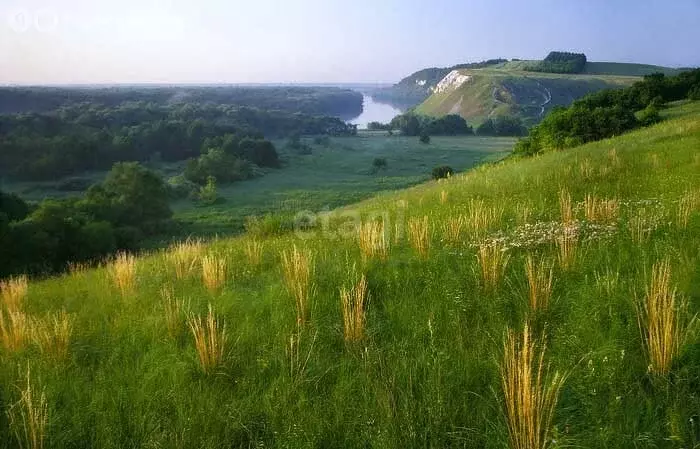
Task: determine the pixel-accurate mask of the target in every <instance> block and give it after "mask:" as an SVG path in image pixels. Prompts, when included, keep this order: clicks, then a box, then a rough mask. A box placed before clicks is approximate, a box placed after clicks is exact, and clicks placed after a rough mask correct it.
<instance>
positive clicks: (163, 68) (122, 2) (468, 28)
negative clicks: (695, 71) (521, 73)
mask: <svg viewBox="0 0 700 449" xmlns="http://www.w3.org/2000/svg"><path fill="white" fill-rule="evenodd" d="M698 43H700V0H663V1H662V0H528V1H525V0H423V1H417V0H345V1H338V0H118V1H117V0H114V1H105V0H0V84H86V83H110V84H112V83H359V82H369V83H372V82H397V81H398V80H400V79H401V78H403V77H404V76H407V75H409V74H411V73H412V72H415V71H417V70H420V69H422V68H426V67H436V66H437V67H443V66H449V65H453V64H457V63H464V62H473V61H479V60H483V59H490V58H499V57H503V58H520V59H542V58H543V57H544V56H546V54H547V53H548V52H549V51H550V50H567V51H578V52H584V53H586V55H587V56H588V59H589V60H592V61H620V62H639V63H647V64H658V65H666V66H700V46H698Z"/></svg>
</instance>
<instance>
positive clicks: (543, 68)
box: [527, 51, 587, 73]
mask: <svg viewBox="0 0 700 449" xmlns="http://www.w3.org/2000/svg"><path fill="white" fill-rule="evenodd" d="M586 62H587V58H586V55H585V54H583V53H571V52H565V51H553V52H550V53H549V54H548V55H547V57H546V58H544V60H543V61H541V62H538V63H536V64H533V65H531V66H529V67H528V68H527V70H529V71H531V72H549V73H581V72H583V71H584V70H585V69H586Z"/></svg>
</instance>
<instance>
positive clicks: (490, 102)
mask: <svg viewBox="0 0 700 449" xmlns="http://www.w3.org/2000/svg"><path fill="white" fill-rule="evenodd" d="M532 62H533V61H511V62H506V63H503V64H499V65H497V66H493V67H491V68H488V69H475V70H462V71H461V72H462V73H464V74H470V75H472V76H474V79H473V81H472V82H470V83H466V84H464V85H463V86H461V87H460V88H458V89H455V90H452V91H448V92H444V93H440V94H433V95H431V96H430V97H428V99H427V100H425V102H423V103H422V104H420V105H419V106H418V107H417V111H418V112H419V113H422V114H427V115H436V116H440V115H445V114H450V113H459V114H460V115H462V116H463V117H464V118H465V119H467V120H469V121H470V122H473V123H476V124H479V123H481V122H482V121H484V120H485V119H486V118H488V117H489V116H491V115H500V114H518V115H520V116H521V117H523V118H524V119H525V121H526V122H527V123H529V124H532V123H535V122H537V121H538V120H539V117H540V112H541V108H540V105H541V104H542V103H543V102H544V100H543V98H544V97H545V95H546V90H547V89H548V90H549V92H550V93H551V95H552V101H551V102H550V103H549V104H548V105H547V107H546V108H547V110H549V109H551V108H552V107H554V106H557V105H568V104H569V103H571V102H572V101H573V100H575V99H577V98H580V97H582V96H584V95H585V94H587V93H590V92H594V91H597V90H600V89H605V88H615V87H620V86H626V85H629V84H632V83H633V82H635V81H636V80H637V79H638V77H640V76H643V75H648V74H650V73H655V72H659V71H662V72H665V73H667V74H669V75H673V74H675V73H677V71H676V70H674V69H669V68H666V67H659V66H650V65H643V64H625V63H608V62H589V63H588V64H587V67H586V73H584V74H577V75H565V74H552V73H537V72H527V71H525V68H526V66H527V65H528V64H531V63H532ZM493 89H497V91H499V92H502V93H503V94H502V95H500V96H499V97H498V98H499V99H501V100H502V101H496V100H494V98H493V95H492V92H493ZM504 101H505V102H504Z"/></svg>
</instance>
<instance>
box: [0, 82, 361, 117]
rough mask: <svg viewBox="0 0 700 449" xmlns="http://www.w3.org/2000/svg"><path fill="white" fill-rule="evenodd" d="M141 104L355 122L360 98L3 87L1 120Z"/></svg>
mask: <svg viewBox="0 0 700 449" xmlns="http://www.w3.org/2000/svg"><path fill="white" fill-rule="evenodd" d="M129 102H142V103H153V104H156V105H171V104H185V103H199V104H211V105H235V106H239V107H240V106H249V107H254V108H257V109H265V110H275V111H286V112H293V113H297V112H298V113H303V114H310V115H329V116H337V117H354V116H357V115H360V114H361V113H362V94H360V93H359V92H356V91H353V90H350V89H340V88H335V87H300V86H191V87H183V86H113V87H46V86H44V87H3V88H0V114H2V113H5V114H7V113H20V112H48V111H53V110H56V109H60V108H64V107H70V106H76V105H83V104H94V105H98V106H102V107H117V106H119V105H122V104H124V103H129Z"/></svg>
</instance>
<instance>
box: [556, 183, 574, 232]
mask: <svg viewBox="0 0 700 449" xmlns="http://www.w3.org/2000/svg"><path fill="white" fill-rule="evenodd" d="M559 213H560V214H561V222H562V223H564V224H565V225H568V224H570V223H571V222H572V221H574V209H573V206H572V203H571V194H570V193H569V191H568V190H566V189H565V188H562V189H561V190H560V191H559Z"/></svg>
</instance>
